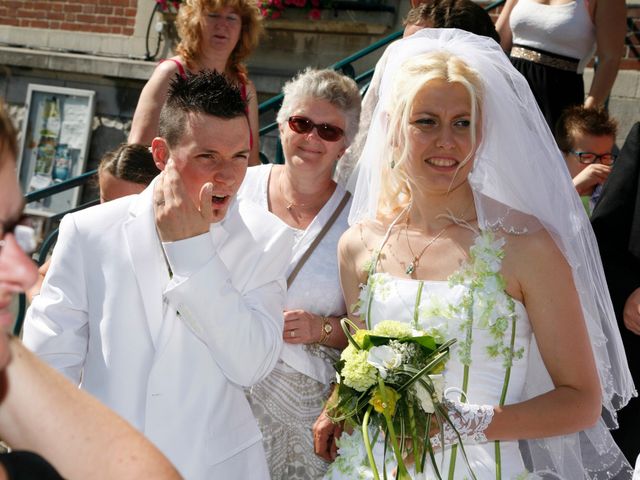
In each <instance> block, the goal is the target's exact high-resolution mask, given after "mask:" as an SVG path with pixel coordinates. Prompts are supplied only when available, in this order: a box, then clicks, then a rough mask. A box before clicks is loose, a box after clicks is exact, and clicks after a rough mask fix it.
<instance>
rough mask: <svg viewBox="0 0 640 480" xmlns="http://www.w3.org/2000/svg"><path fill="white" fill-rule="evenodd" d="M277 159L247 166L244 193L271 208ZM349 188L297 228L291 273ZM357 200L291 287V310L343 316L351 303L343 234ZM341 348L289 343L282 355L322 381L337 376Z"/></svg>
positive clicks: (287, 306)
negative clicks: (342, 261)
mask: <svg viewBox="0 0 640 480" xmlns="http://www.w3.org/2000/svg"><path fill="white" fill-rule="evenodd" d="M272 167H273V165H259V166H256V167H251V168H249V169H247V175H246V177H245V179H244V182H243V183H242V187H241V188H240V191H239V192H238V196H240V197H244V198H247V199H249V200H251V201H252V202H254V203H255V204H257V205H260V206H261V207H263V208H264V209H265V210H268V209H269V200H268V186H269V176H270V174H271V169H272ZM344 194H345V189H344V188H343V187H342V186H340V185H337V186H336V190H335V191H334V192H333V195H331V197H330V198H329V200H328V201H327V203H325V205H324V206H323V207H322V209H321V210H320V212H319V213H318V215H316V217H315V218H314V219H313V221H312V222H311V223H310V224H309V226H308V227H307V228H306V229H305V230H300V229H296V228H293V227H289V228H291V230H292V231H293V232H294V234H295V241H294V245H293V257H292V259H291V263H290V264H289V268H288V270H287V275H289V273H290V272H291V271H292V270H293V269H294V268H295V266H296V265H297V264H298V261H299V260H300V257H302V255H303V254H304V252H306V250H307V248H309V245H310V244H311V243H312V242H313V240H314V239H315V238H316V236H317V235H318V234H319V233H320V231H321V230H322V227H323V226H324V224H325V223H326V222H327V220H329V218H330V217H331V215H333V212H334V211H335V210H336V207H337V206H338V205H339V204H340V202H341V201H342V198H343V197H344ZM350 204H351V201H349V203H348V204H347V205H346V206H345V208H344V209H343V210H342V213H341V214H340V216H339V217H338V218H337V219H336V221H335V223H334V224H333V225H332V226H331V228H330V229H329V231H328V232H327V234H326V235H325V237H324V238H323V239H322V241H321V242H320V243H319V244H318V245H317V246H316V248H315V250H314V251H313V253H312V254H311V256H310V257H309V258H308V259H307V261H306V263H305V264H304V266H303V267H302V269H301V270H300V272H298V275H297V277H296V278H295V280H294V282H293V284H292V285H291V287H289V290H288V292H287V299H286V302H285V310H297V309H301V310H305V311H308V312H311V313H314V314H316V315H324V316H340V315H343V314H345V312H346V307H345V304H344V299H343V297H342V290H341V289H340V277H339V274H338V256H337V251H338V240H339V239H340V237H341V236H342V234H343V233H344V231H345V230H346V229H347V228H348V223H347V217H348V215H349V207H350ZM336 357H337V355H336V351H335V349H332V348H331V347H327V346H324V345H317V344H313V345H300V344H290V343H285V344H284V347H283V349H282V355H281V357H280V358H281V359H282V360H283V361H284V362H285V363H286V364H287V365H289V366H290V367H293V368H294V369H295V370H297V371H299V372H301V373H304V374H305V375H307V376H309V377H311V378H313V379H315V380H317V381H319V382H322V383H329V382H330V381H331V380H332V379H334V378H335V369H334V368H333V362H334V361H335V360H336Z"/></svg>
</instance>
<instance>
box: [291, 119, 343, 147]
mask: <svg viewBox="0 0 640 480" xmlns="http://www.w3.org/2000/svg"><path fill="white" fill-rule="evenodd" d="M314 127H315V128H316V130H317V132H318V136H319V137H320V138H321V139H323V140H326V141H327V142H337V141H338V140H340V139H341V138H342V136H343V135H344V132H343V131H342V129H341V128H338V127H334V126H333V125H329V124H328V123H321V124H319V125H317V124H315V123H313V122H312V121H311V120H309V119H308V118H306V117H289V128H291V130H293V131H294V132H296V133H302V134H306V133H310V132H311V130H313V128H314Z"/></svg>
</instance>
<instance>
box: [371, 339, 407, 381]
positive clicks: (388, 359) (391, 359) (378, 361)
mask: <svg viewBox="0 0 640 480" xmlns="http://www.w3.org/2000/svg"><path fill="white" fill-rule="evenodd" d="M367 362H368V363H369V364H370V365H373V366H374V367H376V368H377V369H378V371H379V372H380V376H381V377H382V378H387V371H388V370H394V369H396V368H398V367H399V366H400V364H401V363H402V355H401V354H399V353H397V352H396V351H395V350H394V349H393V348H391V347H390V346H389V345H382V346H380V347H373V348H372V349H371V350H369V357H368V358H367Z"/></svg>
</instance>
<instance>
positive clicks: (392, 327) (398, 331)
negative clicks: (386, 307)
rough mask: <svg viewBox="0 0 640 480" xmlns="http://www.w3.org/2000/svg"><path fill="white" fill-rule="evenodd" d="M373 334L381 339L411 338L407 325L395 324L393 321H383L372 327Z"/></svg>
mask: <svg viewBox="0 0 640 480" xmlns="http://www.w3.org/2000/svg"><path fill="white" fill-rule="evenodd" d="M373 333H374V334H375V335H381V336H383V337H392V338H406V337H411V335H412V329H411V325H409V324H408V323H403V322H397V321H395V320H383V321H382V322H380V323H378V324H376V326H375V327H373Z"/></svg>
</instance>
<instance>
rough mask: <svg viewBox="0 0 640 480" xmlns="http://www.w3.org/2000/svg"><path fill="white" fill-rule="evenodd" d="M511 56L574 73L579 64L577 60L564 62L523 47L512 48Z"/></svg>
mask: <svg viewBox="0 0 640 480" xmlns="http://www.w3.org/2000/svg"><path fill="white" fill-rule="evenodd" d="M511 56H512V57H513V58H522V59H523V60H529V61H530V62H533V63H539V64H540V65H545V66H547V67H553V68H557V69H560V70H565V71H567V72H574V73H575V72H577V71H578V65H579V63H580V62H579V61H578V60H566V59H564V58H558V57H556V56H554V55H552V54H549V53H541V52H537V51H535V50H529V49H528V48H524V47H513V48H512V49H511Z"/></svg>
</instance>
